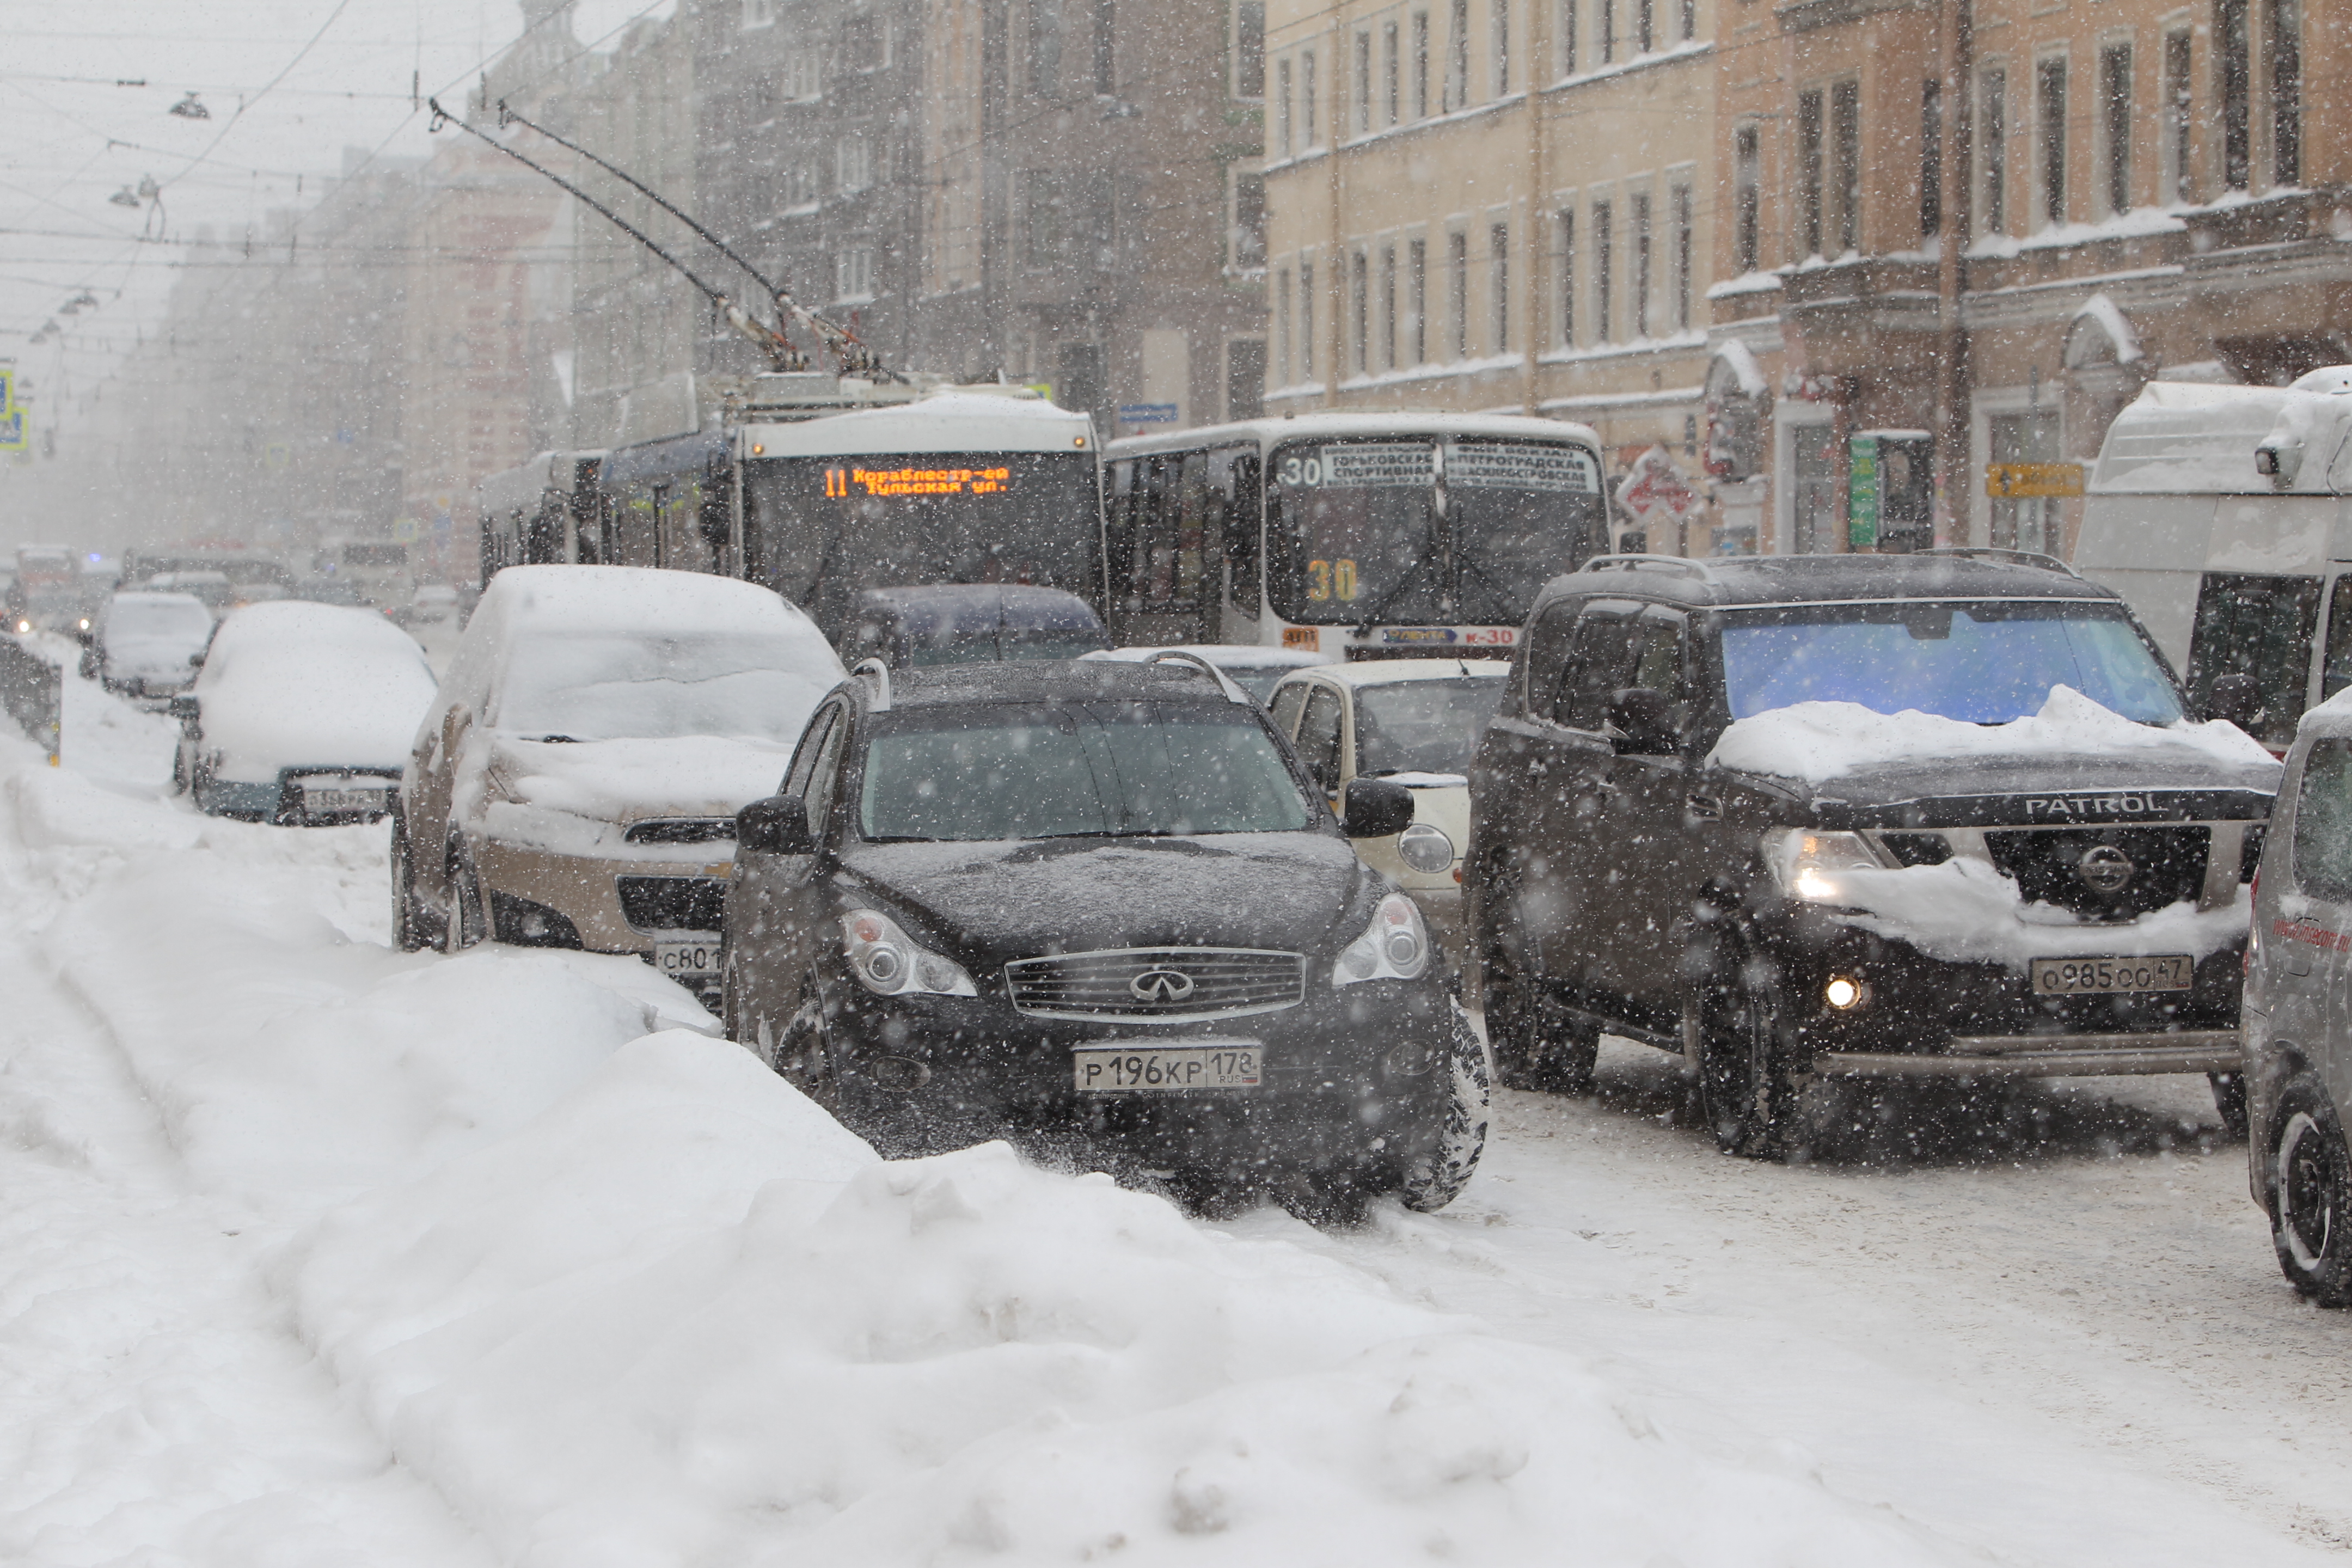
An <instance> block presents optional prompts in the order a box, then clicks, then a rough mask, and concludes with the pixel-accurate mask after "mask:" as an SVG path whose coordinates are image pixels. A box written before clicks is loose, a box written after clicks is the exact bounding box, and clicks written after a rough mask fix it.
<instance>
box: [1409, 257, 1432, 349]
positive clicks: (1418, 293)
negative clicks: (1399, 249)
mask: <svg viewBox="0 0 2352 1568" xmlns="http://www.w3.org/2000/svg"><path fill="white" fill-rule="evenodd" d="M1404 255H1405V296H1404V297H1405V304H1406V306H1407V310H1406V313H1405V342H1406V344H1407V346H1408V349H1409V351H1410V353H1411V354H1412V363H1415V364H1427V363H1429V241H1427V240H1425V239H1416V240H1411V241H1408V242H1407V243H1406V245H1405V247H1404Z"/></svg>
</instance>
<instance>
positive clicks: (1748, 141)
mask: <svg viewBox="0 0 2352 1568" xmlns="http://www.w3.org/2000/svg"><path fill="white" fill-rule="evenodd" d="M1731 224H1732V228H1731V259H1732V263H1733V266H1734V267H1735V268H1737V269H1738V271H1739V272H1741V273H1743V274H1744V273H1748V272H1753V271H1755V270H1756V269H1757V268H1759V267H1761V266H1763V265H1764V138H1763V133H1762V132H1760V131H1759V130H1758V128H1757V127H1755V126H1753V125H1743V126H1741V127H1740V128H1739V129H1738V131H1736V132H1733V133H1732V137H1731Z"/></svg>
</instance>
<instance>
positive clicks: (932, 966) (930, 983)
mask: <svg viewBox="0 0 2352 1568" xmlns="http://www.w3.org/2000/svg"><path fill="white" fill-rule="evenodd" d="M915 977H916V978H917V979H919V980H920V981H921V982H922V983H923V989H924V990H926V991H946V990H950V989H951V988H953V986H954V985H955V983H956V966H955V965H954V964H952V963H949V962H948V961H947V960H946V959H944V958H941V957H939V956H938V955H937V954H935V953H929V952H927V953H925V954H923V956H922V959H921V961H920V962H919V963H917V964H916V965H915Z"/></svg>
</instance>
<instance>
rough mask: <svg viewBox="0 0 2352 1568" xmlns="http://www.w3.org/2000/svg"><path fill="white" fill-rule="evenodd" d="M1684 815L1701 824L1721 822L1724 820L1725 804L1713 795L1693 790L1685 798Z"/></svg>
mask: <svg viewBox="0 0 2352 1568" xmlns="http://www.w3.org/2000/svg"><path fill="white" fill-rule="evenodd" d="M1683 813H1684V815H1685V816H1691V817H1695V818H1696V819H1697V820H1699V821H1701V822H1720V821H1722V820H1723V802H1721V801H1720V800H1717V798H1716V797H1715V796H1713V795H1705V794H1702V793H1700V792H1699V791H1697V790H1693V791H1691V792H1690V794H1688V795H1685V796H1683Z"/></svg>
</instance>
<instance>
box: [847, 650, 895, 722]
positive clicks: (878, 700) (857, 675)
mask: <svg viewBox="0 0 2352 1568" xmlns="http://www.w3.org/2000/svg"><path fill="white" fill-rule="evenodd" d="M849 674H850V679H854V680H864V681H866V682H867V683H868V684H869V685H870V686H871V687H872V688H873V690H872V692H871V693H870V695H869V696H868V697H867V699H866V711H867V712H868V713H887V712H888V711H890V667H889V666H888V665H887V664H885V663H883V662H882V661H881V660H880V659H878V658H861V659H859V660H858V661H857V662H856V664H855V665H853V666H851V667H850V671H849Z"/></svg>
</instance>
